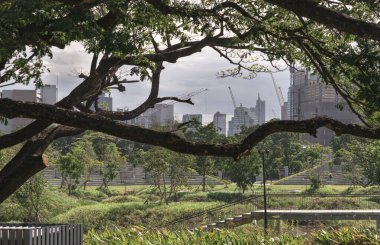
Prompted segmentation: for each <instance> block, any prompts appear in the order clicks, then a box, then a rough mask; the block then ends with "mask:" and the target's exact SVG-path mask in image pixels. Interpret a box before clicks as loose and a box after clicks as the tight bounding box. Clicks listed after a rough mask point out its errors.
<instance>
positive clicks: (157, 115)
mask: <svg viewBox="0 0 380 245" xmlns="http://www.w3.org/2000/svg"><path fill="white" fill-rule="evenodd" d="M128 123H129V124H132V125H137V126H140V127H145V128H151V127H153V126H168V125H172V124H173V123H174V105H173V104H156V105H155V106H154V107H153V108H152V109H148V110H146V111H145V112H144V113H142V114H141V115H140V116H138V117H136V118H133V119H131V120H129V121H128Z"/></svg>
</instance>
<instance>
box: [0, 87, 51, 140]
mask: <svg viewBox="0 0 380 245" xmlns="http://www.w3.org/2000/svg"><path fill="white" fill-rule="evenodd" d="M57 95H58V90H57V87H56V86H55V85H48V84H47V85H44V86H43V87H42V88H40V89H37V90H27V89H12V90H8V89H3V91H2V92H1V98H8V99H12V100H17V101H22V102H40V103H44V104H50V105H52V104H55V103H56V102H57ZM31 122H33V119H28V118H13V119H8V124H7V125H5V124H0V130H1V132H2V133H6V134H8V133H11V132H13V131H15V130H17V129H19V128H23V127H25V126H26V125H28V124H30V123H31Z"/></svg>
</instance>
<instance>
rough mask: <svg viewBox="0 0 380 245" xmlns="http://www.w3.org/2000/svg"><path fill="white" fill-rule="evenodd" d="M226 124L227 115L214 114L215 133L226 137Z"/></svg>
mask: <svg viewBox="0 0 380 245" xmlns="http://www.w3.org/2000/svg"><path fill="white" fill-rule="evenodd" d="M226 122H227V115H226V114H225V113H220V112H216V113H215V114H214V120H213V123H214V126H215V130H216V132H218V133H219V134H222V135H224V136H225V135H226V131H227V125H226Z"/></svg>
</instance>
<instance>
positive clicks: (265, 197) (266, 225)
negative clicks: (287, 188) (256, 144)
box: [259, 149, 268, 233]
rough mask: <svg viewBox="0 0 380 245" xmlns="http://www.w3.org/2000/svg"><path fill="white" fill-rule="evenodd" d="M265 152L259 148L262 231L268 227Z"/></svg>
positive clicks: (266, 151)
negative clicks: (262, 195) (261, 182)
mask: <svg viewBox="0 0 380 245" xmlns="http://www.w3.org/2000/svg"><path fill="white" fill-rule="evenodd" d="M265 153H268V150H263V149H259V154H260V156H261V160H262V164H263V185H264V233H266V231H267V227H268V212H267V188H266V171H265Z"/></svg>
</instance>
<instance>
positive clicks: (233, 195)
mask: <svg viewBox="0 0 380 245" xmlns="http://www.w3.org/2000/svg"><path fill="white" fill-rule="evenodd" d="M207 197H208V198H209V199H210V200H215V201H221V202H234V201H239V200H241V199H243V194H242V193H239V192H209V193H208V194H207Z"/></svg>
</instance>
